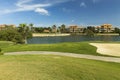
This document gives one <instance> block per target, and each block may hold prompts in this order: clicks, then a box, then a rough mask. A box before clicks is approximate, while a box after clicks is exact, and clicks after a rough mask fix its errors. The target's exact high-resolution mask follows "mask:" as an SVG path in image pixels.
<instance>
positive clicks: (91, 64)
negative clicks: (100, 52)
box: [0, 55, 120, 80]
mask: <svg viewBox="0 0 120 80" xmlns="http://www.w3.org/2000/svg"><path fill="white" fill-rule="evenodd" d="M0 80H120V64H117V63H107V62H101V61H94V60H88V59H78V58H72V57H63V56H53V55H21V56H0Z"/></svg>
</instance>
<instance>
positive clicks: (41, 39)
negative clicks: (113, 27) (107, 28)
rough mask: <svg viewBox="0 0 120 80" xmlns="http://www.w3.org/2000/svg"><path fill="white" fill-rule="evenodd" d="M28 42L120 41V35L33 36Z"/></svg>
mask: <svg viewBox="0 0 120 80" xmlns="http://www.w3.org/2000/svg"><path fill="white" fill-rule="evenodd" d="M27 41H28V44H52V43H61V42H82V41H120V36H117V35H116V36H115V35H112V36H111V35H99V36H94V37H90V36H85V35H82V36H54V37H33V38H31V39H28V40H27Z"/></svg>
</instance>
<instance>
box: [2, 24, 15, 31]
mask: <svg viewBox="0 0 120 80" xmlns="http://www.w3.org/2000/svg"><path fill="white" fill-rule="evenodd" d="M8 27H12V28H15V27H16V25H14V24H10V25H7V24H1V25H0V30H4V29H6V28H8Z"/></svg>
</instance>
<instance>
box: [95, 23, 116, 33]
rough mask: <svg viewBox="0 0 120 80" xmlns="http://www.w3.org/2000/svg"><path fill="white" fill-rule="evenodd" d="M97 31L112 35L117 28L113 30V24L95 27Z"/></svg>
mask: <svg viewBox="0 0 120 80" xmlns="http://www.w3.org/2000/svg"><path fill="white" fill-rule="evenodd" d="M95 30H96V31H98V32H101V33H110V32H114V30H115V28H113V27H112V25H111V24H103V25H101V26H97V27H95Z"/></svg>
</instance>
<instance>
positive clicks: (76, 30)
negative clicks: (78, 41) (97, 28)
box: [68, 25, 84, 33]
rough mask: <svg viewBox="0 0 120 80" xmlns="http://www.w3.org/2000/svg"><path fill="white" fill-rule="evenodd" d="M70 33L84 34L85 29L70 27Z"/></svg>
mask: <svg viewBox="0 0 120 80" xmlns="http://www.w3.org/2000/svg"><path fill="white" fill-rule="evenodd" d="M68 30H69V32H70V33H82V32H83V30H84V28H83V27H79V26H76V25H72V26H69V28H68Z"/></svg>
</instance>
